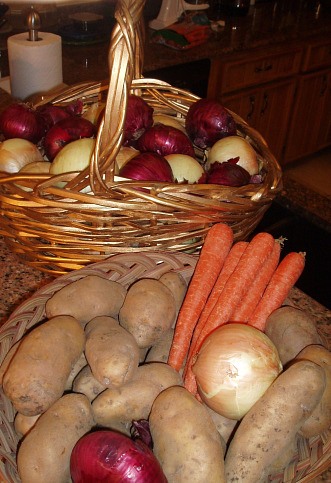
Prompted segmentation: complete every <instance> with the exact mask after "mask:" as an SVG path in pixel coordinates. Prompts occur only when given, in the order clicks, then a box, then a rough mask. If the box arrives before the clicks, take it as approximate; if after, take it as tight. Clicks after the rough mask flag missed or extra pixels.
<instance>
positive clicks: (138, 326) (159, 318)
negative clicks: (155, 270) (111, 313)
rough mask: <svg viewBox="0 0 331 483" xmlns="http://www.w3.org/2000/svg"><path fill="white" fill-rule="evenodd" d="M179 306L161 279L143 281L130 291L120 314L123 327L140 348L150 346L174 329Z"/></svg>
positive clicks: (134, 285) (133, 286) (139, 281)
mask: <svg viewBox="0 0 331 483" xmlns="http://www.w3.org/2000/svg"><path fill="white" fill-rule="evenodd" d="M175 320H176V304H175V299H174V296H173V295H172V293H171V291H170V290H169V288H168V287H166V286H165V285H164V284H163V283H162V282H160V281H159V280H154V279H147V278H146V279H141V280H138V281H137V282H135V283H134V284H133V285H131V287H130V288H129V289H128V292H127V295H126V297H125V301H124V303H123V305H122V308H121V310H120V313H119V321H120V324H121V325H122V326H123V327H124V328H125V329H127V330H128V331H129V332H130V333H131V334H132V335H133V336H134V338H135V339H136V341H137V343H138V346H139V347H140V348H144V347H150V346H152V345H153V344H155V342H156V341H157V340H159V339H161V338H162V337H163V336H164V334H165V333H166V332H167V331H168V330H169V329H170V328H171V327H172V326H173V324H174V322H175Z"/></svg>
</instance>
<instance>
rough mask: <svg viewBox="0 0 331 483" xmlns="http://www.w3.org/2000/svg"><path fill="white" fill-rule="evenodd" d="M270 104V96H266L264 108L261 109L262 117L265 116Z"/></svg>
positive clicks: (264, 97)
mask: <svg viewBox="0 0 331 483" xmlns="http://www.w3.org/2000/svg"><path fill="white" fill-rule="evenodd" d="M268 103H269V98H268V94H264V96H263V106H262V109H261V112H260V116H261V117H262V116H264V114H265V111H266V110H267V109H268Z"/></svg>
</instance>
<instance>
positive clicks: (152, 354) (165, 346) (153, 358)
mask: <svg viewBox="0 0 331 483" xmlns="http://www.w3.org/2000/svg"><path fill="white" fill-rule="evenodd" d="M173 337H174V329H172V328H171V329H169V330H168V331H167V332H166V333H165V334H164V336H163V337H162V338H161V339H159V340H158V341H157V342H156V343H155V344H154V345H153V346H152V347H151V348H150V350H149V351H148V353H147V356H146V362H168V357H169V352H170V347H171V344H172V339H173Z"/></svg>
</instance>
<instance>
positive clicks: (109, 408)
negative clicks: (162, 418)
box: [92, 362, 182, 428]
mask: <svg viewBox="0 0 331 483" xmlns="http://www.w3.org/2000/svg"><path fill="white" fill-rule="evenodd" d="M181 383H182V379H181V377H180V376H179V374H178V372H177V371H176V370H175V369H173V368H172V367H170V366H168V364H163V363H161V362H155V363H150V364H145V365H143V366H139V368H138V371H137V374H136V376H135V378H134V379H133V380H131V381H129V382H128V383H126V384H124V385H123V386H121V387H118V388H113V389H106V391H104V392H102V393H101V394H99V395H98V396H97V397H96V398H95V399H94V401H93V402H92V409H93V413H94V416H95V420H96V421H97V423H98V424H100V425H101V426H106V427H114V424H118V423H120V424H121V425H122V426H123V427H126V428H127V427H128V426H129V425H130V424H131V422H132V421H133V420H138V419H147V418H148V416H149V413H150V410H151V407H152V404H153V401H154V399H155V398H156V396H157V395H158V394H159V393H160V392H161V391H163V390H164V389H165V388H166V387H170V386H173V385H177V384H181ZM117 427H118V426H117Z"/></svg>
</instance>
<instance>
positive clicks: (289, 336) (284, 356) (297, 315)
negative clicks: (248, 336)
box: [265, 306, 322, 366]
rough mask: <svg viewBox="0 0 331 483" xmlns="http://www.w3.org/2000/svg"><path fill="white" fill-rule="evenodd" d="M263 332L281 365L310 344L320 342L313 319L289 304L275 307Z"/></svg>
mask: <svg viewBox="0 0 331 483" xmlns="http://www.w3.org/2000/svg"><path fill="white" fill-rule="evenodd" d="M265 334H266V335H267V336H268V337H269V339H271V340H272V342H273V343H274V344H275V346H276V348H277V350H278V354H279V358H280V360H281V362H282V364H283V366H284V365H285V364H286V363H287V362H289V361H291V360H292V359H294V357H296V355H297V354H298V353H299V352H300V351H301V350H302V349H303V348H304V347H306V346H308V345H310V344H322V340H321V338H320V336H319V334H318V332H317V329H316V326H315V324H314V322H313V320H312V319H311V318H310V317H309V315H308V314H306V313H305V312H304V311H302V310H300V309H297V308H295V307H291V306H284V307H280V308H279V309H276V310H275V311H274V312H273V313H272V314H271V315H270V316H269V317H268V320H267V323H266V328H265Z"/></svg>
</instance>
